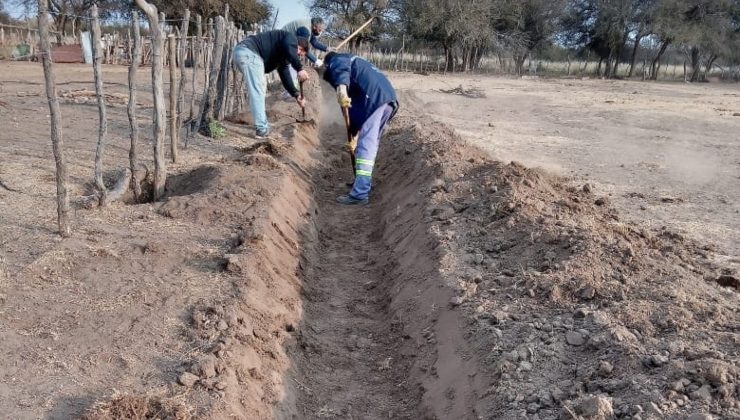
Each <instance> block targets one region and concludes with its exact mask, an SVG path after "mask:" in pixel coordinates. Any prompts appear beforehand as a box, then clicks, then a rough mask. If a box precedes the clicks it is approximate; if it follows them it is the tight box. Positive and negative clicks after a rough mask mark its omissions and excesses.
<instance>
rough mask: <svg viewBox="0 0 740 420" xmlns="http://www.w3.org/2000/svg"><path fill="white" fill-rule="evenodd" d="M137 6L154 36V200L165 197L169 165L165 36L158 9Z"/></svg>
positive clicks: (143, 2)
mask: <svg viewBox="0 0 740 420" xmlns="http://www.w3.org/2000/svg"><path fill="white" fill-rule="evenodd" d="M136 4H137V5H138V6H139V7H140V8H141V9H142V10H143V11H144V12H145V13H146V15H147V18H148V19H149V29H150V31H151V36H152V86H153V93H152V95H153V96H154V116H153V119H154V200H155V201H156V200H159V199H161V198H162V197H164V185H165V182H166V181H167V163H166V162H165V159H164V148H163V147H164V137H165V130H166V129H165V126H166V119H167V114H166V111H165V101H164V87H163V83H162V71H163V67H164V65H163V60H164V56H163V53H162V50H163V49H164V36H163V34H162V27H161V26H160V22H159V14H158V13H157V8H156V7H155V6H153V5H151V4H149V3H147V2H146V0H136Z"/></svg>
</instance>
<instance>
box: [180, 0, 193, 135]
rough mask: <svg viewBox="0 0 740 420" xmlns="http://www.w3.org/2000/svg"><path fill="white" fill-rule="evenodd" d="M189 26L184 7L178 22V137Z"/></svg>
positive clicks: (183, 93) (183, 98)
mask: <svg viewBox="0 0 740 420" xmlns="http://www.w3.org/2000/svg"><path fill="white" fill-rule="evenodd" d="M189 27H190V9H185V14H184V15H183V17H182V23H181V24H180V48H179V50H178V51H179V54H178V60H179V61H178V62H179V63H180V85H179V88H178V90H177V131H178V138H179V137H180V136H179V132H180V129H181V128H182V115H183V102H184V101H185V79H186V77H185V60H186V59H187V57H188V48H187V45H188V29H189Z"/></svg>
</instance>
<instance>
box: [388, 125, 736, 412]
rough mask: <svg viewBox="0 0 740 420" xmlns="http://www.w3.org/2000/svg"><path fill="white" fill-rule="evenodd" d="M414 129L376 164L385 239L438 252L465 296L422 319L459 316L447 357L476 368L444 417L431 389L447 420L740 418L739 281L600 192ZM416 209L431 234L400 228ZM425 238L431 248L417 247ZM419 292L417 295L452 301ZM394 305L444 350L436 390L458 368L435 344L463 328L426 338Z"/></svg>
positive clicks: (432, 130)
mask: <svg viewBox="0 0 740 420" xmlns="http://www.w3.org/2000/svg"><path fill="white" fill-rule="evenodd" d="M414 120H418V118H417V117H416V116H413V118H412V116H408V115H406V116H403V117H402V118H401V119H400V121H398V122H397V123H396V125H395V127H396V128H395V129H394V130H393V132H392V133H391V135H390V136H389V137H388V139H387V140H386V141H385V142H384V146H385V153H384V156H382V157H381V158H380V159H379V161H380V163H381V165H382V167H383V169H382V174H383V175H382V178H381V181H382V184H381V185H380V186H379V190H380V191H384V192H382V193H381V194H382V197H383V198H382V199H381V200H380V202H381V203H382V204H380V205H381V206H385V209H384V211H383V218H384V219H386V220H388V219H390V220H391V221H390V222H386V223H387V224H386V225H385V226H384V227H383V229H386V230H383V231H381V234H382V235H385V236H387V237H389V238H390V239H391V240H390V241H388V243H389V244H397V245H396V246H398V248H397V253H398V254H397V255H403V254H404V253H413V255H414V256H413V258H414V259H418V258H419V255H418V254H419V253H422V254H424V253H425V252H430V253H431V251H432V250H436V252H437V253H439V259H438V260H437V261H439V263H438V267H439V272H440V274H441V275H442V278H443V279H444V284H445V285H446V286H449V287H452V288H453V289H454V296H451V298H450V299H449V300H448V301H447V302H439V301H434V300H429V301H427V304H428V305H432V306H435V305H439V306H441V308H439V309H437V310H439V311H440V313H441V314H444V313H445V312H446V310H447V309H446V308H449V309H450V310H454V311H457V312H459V313H460V314H464V316H465V320H466V321H465V322H466V324H467V325H465V327H464V329H463V331H461V332H460V333H461V334H462V335H464V337H465V340H466V342H467V345H465V344H463V343H460V342H454V344H452V343H447V345H450V346H455V347H456V354H458V355H459V357H461V358H462V359H464V360H465V361H466V362H468V363H470V362H471V361H472V360H475V361H476V363H474V364H473V365H471V366H469V368H470V369H469V370H468V371H467V374H468V377H467V378H466V379H464V380H462V379H461V380H460V381H459V386H456V385H455V384H454V383H450V382H448V383H447V384H446V386H448V388H446V390H445V396H446V399H447V401H446V403H447V407H445V408H444V409H441V408H442V407H443V405H442V404H441V401H444V399H443V398H442V395H436V394H434V389H433V388H429V389H427V394H431V395H432V398H427V399H425V403H427V404H428V405H429V406H431V407H433V408H435V407H436V408H435V409H434V410H433V412H434V413H435V414H436V415H437V416H438V417H440V418H444V417H447V416H450V418H452V417H454V418H464V417H472V418H474V417H476V416H481V417H483V418H515V417H527V418H558V417H559V416H561V415H564V416H565V417H566V418H567V417H568V416H571V417H575V416H578V415H581V416H583V417H586V418H608V417H609V415H608V414H609V413H614V415H615V416H617V417H620V418H621V417H630V416H631V417H633V418H635V417H637V418H650V417H655V418H681V417H682V416H687V415H689V414H692V413H695V412H704V413H709V412H712V413H715V414H717V415H720V416H722V418H731V417H736V416H738V415H740V411H739V410H740V406H739V405H738V396H739V394H738V392H739V391H738V387H737V381H738V361H739V358H738V348H739V347H738V341H739V339H740V334H739V332H738V330H737V325H738V319H739V318H738V308H739V307H740V306H739V305H738V303H740V302H739V301H738V294H737V290H736V289H732V288H727V287H725V288H723V287H722V286H725V285H727V284H728V282H729V283H732V281H731V280H729V281H722V280H720V279H735V278H736V276H737V273H730V272H723V271H722V270H721V269H719V268H716V267H713V266H712V265H711V264H710V263H709V260H708V258H709V257H710V254H711V250H710V249H706V248H703V247H701V246H698V245H696V244H693V243H691V242H690V241H687V240H686V239H684V238H682V237H681V236H680V235H678V234H675V233H672V232H670V231H668V230H665V229H664V230H661V231H658V232H650V231H646V230H643V229H637V228H635V227H634V226H632V225H630V224H627V223H622V222H620V220H619V216H618V214H616V213H615V212H614V211H613V210H611V209H610V208H609V206H608V201H607V200H606V199H605V198H604V197H600V196H599V194H598V191H593V188H592V187H591V186H590V185H583V186H582V187H580V188H577V187H574V186H572V185H569V184H568V183H567V182H566V180H563V179H558V178H554V177H552V176H549V175H547V174H545V173H541V172H538V171H533V170H530V169H527V168H524V167H522V166H521V165H518V164H516V163H512V164H508V165H505V164H502V163H500V162H494V161H491V160H489V159H488V158H487V157H486V156H485V155H484V154H483V153H481V152H480V151H479V150H477V149H475V148H472V147H468V146H466V145H465V144H464V142H463V141H461V140H460V139H459V138H457V137H456V136H455V135H454V134H453V133H452V132H450V131H449V130H448V129H446V128H445V127H443V126H441V125H438V124H434V123H431V122H428V121H422V122H418V121H417V122H415V121H414ZM401 191H403V192H401ZM388 194H394V195H396V196H395V197H394V198H392V199H389V197H388ZM412 195H413V199H411V201H410V202H408V203H407V204H406V206H404V205H403V203H404V201H403V197H409V196H412ZM406 200H409V198H406ZM399 204H400V207H396V206H397V205H399ZM415 206H425V207H426V208H425V209H424V218H423V220H405V221H404V220H401V221H400V222H399V221H398V220H397V219H399V218H403V214H405V213H407V212H409V211H410V209H412V208H413V207H415ZM394 219H396V220H394ZM419 224H423V225H426V228H425V229H428V230H429V231H430V232H432V233H433V234H434V235H433V238H434V239H433V240H432V241H431V244H430V243H429V241H426V242H424V241H417V242H409V241H408V238H409V237H410V236H409V234H408V233H407V232H414V231H415V230H417V229H419V228H418V227H414V225H419ZM421 237H422V238H425V236H421ZM435 242H436V243H435ZM420 248H421V249H420ZM425 248H426V251H425V250H424V249H425ZM432 255H434V254H432ZM412 267H413V266H412ZM404 277H405V278H396V280H395V282H394V283H393V285H394V286H396V287H399V288H400V289H401V290H403V287H408V286H407V284H406V283H407V282H409V281H414V276H413V271H406V272H405V276H404ZM422 278H423V280H421V281H419V280H416V281H417V282H419V283H420V284H418V285H416V286H415V287H418V290H419V293H424V292H423V291H424V290H429V288H438V287H440V286H441V284H437V283H436V282H435V280H434V278H433V277H431V278H428V277H426V276H422ZM718 281H719V282H720V283H721V284H718ZM392 299H393V300H392V301H393V302H394V303H393V304H392V306H395V307H396V311H398V312H397V313H395V316H397V317H398V318H400V319H403V320H404V323H407V322H408V321H407V320H409V319H411V320H413V319H414V315H417V316H418V318H419V323H416V322H413V321H412V322H411V323H410V328H409V325H408V324H407V325H406V329H405V331H406V334H409V335H410V336H411V337H412V338H417V337H418V339H427V341H429V342H431V343H432V344H431V346H432V347H436V349H437V350H436V351H437V360H436V363H435V365H434V368H436V372H433V374H432V375H431V376H433V377H438V376H440V373H439V372H440V371H443V370H444V369H445V368H447V369H449V368H450V364H452V365H453V366H455V365H456V363H457V362H456V360H455V358H454V357H453V358H452V360H449V355H443V354H441V353H440V351H441V350H442V349H443V347H444V344H442V340H441V339H440V338H439V337H441V336H445V335H447V337H448V338H450V334H451V333H450V331H449V329H450V328H456V327H457V326H456V325H454V324H453V325H445V324H444V323H441V320H442V318H444V315H440V318H439V319H436V317H433V316H430V317H429V319H427V320H426V324H424V320H422V319H421V316H419V315H420V312H419V309H418V308H419V306H420V304H421V303H422V302H423V301H420V300H419V299H418V297H417V296H414V297H406V298H404V297H401V296H394V297H393V298H392ZM435 340H439V343H435ZM463 355H464V356H463ZM443 356H444V357H443ZM464 367H465V366H463V368H464ZM422 370H423V369H422ZM415 374H417V373H416V372H414V371H412V372H411V375H412V376H414V375H415ZM458 374H459V373H458ZM450 379H452V377H451V378H450ZM422 383H423V380H422ZM452 413H455V415H454V416H451V414H452ZM463 413H464V414H463Z"/></svg>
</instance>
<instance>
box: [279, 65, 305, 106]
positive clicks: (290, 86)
mask: <svg viewBox="0 0 740 420" xmlns="http://www.w3.org/2000/svg"><path fill="white" fill-rule="evenodd" d="M278 74H279V75H280V81H281V82H282V83H283V87H284V88H285V90H287V91H288V93H290V96H292V97H294V98H297V97H298V96H300V93H299V92H298V89H296V87H295V82H294V81H293V76H291V75H290V70H289V69H288V65H287V64H283V65H281V66H280V67H278Z"/></svg>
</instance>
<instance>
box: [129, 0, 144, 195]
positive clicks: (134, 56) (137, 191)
mask: <svg viewBox="0 0 740 420" xmlns="http://www.w3.org/2000/svg"><path fill="white" fill-rule="evenodd" d="M131 26H132V27H133V29H134V38H133V41H134V48H133V51H132V52H131V65H130V66H129V68H128V107H127V111H128V123H129V126H130V127H131V148H130V149H129V152H128V160H129V166H130V167H131V186H132V190H133V192H134V200H136V201H137V202H138V201H139V200H140V197H141V181H140V180H139V179H138V178H137V177H136V163H137V162H136V161H137V159H138V158H137V156H136V143H137V142H138V140H139V124H138V122H137V120H136V70H137V68H138V66H139V58H140V56H141V30H140V29H139V13H138V12H136V11H135V10H134V11H132V12H131Z"/></svg>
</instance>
